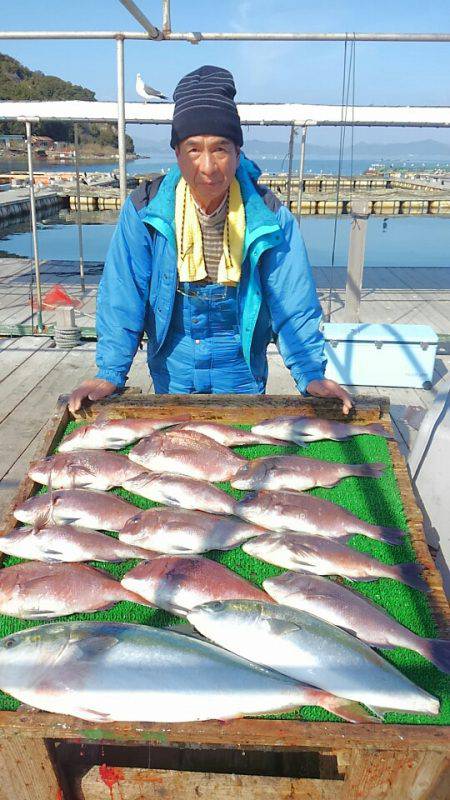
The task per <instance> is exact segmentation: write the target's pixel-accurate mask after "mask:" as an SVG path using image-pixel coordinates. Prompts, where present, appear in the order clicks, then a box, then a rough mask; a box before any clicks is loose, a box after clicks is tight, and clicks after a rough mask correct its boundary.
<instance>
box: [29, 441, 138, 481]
mask: <svg viewBox="0 0 450 800" xmlns="http://www.w3.org/2000/svg"><path fill="white" fill-rule="evenodd" d="M141 472H142V467H138V466H137V465H136V464H133V462H132V461H130V459H129V458H127V457H126V456H121V455H119V454H118V453H109V452H107V451H103V450H75V451H73V452H72V451H71V452H68V453H56V455H53V456H46V457H45V458H40V459H39V460H38V461H34V462H32V464H31V465H30V469H29V470H28V475H29V476H30V478H31V479H32V480H33V481H35V482H36V483H42V484H44V485H46V486H49V485H51V486H52V488H53V489H77V488H78V489H98V490H103V491H107V490H108V489H112V488H113V487H114V486H120V484H121V483H122V482H123V481H125V480H127V479H128V478H134V477H136V476H137V475H139V473H141Z"/></svg>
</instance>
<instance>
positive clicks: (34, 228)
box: [25, 122, 44, 333]
mask: <svg viewBox="0 0 450 800" xmlns="http://www.w3.org/2000/svg"><path fill="white" fill-rule="evenodd" d="M25 127H26V132H27V156H28V178H29V181H30V209H31V233H32V239H33V254H34V273H35V276H36V295H37V304H38V310H37V320H38V321H37V329H38V332H39V333H42V331H43V330H44V326H43V324H42V292H41V273H40V267H39V251H38V241H37V226H36V201H35V196H34V173H33V153H32V150H31V122H25Z"/></svg>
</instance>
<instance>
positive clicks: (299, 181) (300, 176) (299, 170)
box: [297, 125, 308, 225]
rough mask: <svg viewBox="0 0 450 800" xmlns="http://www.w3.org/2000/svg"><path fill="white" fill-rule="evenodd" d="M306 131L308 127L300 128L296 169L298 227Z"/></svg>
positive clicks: (300, 212) (300, 211)
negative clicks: (298, 161) (298, 160)
mask: <svg viewBox="0 0 450 800" xmlns="http://www.w3.org/2000/svg"><path fill="white" fill-rule="evenodd" d="M307 130H308V126H307V125H304V126H303V128H302V140H301V144H300V164H299V167H298V194H297V217H298V224H299V225H300V223H301V218H302V197H303V175H304V172H305V144H306V132H307Z"/></svg>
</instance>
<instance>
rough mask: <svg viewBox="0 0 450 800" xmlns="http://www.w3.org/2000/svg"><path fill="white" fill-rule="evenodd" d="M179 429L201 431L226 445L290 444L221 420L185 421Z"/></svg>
mask: <svg viewBox="0 0 450 800" xmlns="http://www.w3.org/2000/svg"><path fill="white" fill-rule="evenodd" d="M177 429H178V430H182V431H195V432H197V433H201V434H202V435H203V436H208V437H209V438H210V439H214V441H215V442H219V444H223V445H225V446H226V447H237V446H239V445H250V444H275V445H277V446H282V445H286V444H289V442H280V440H279V439H274V438H273V437H271V436H257V435H256V434H255V433H252V432H251V431H243V430H242V429H241V428H234V427H233V426H232V425H224V424H223V423H221V422H183V424H182V425H178V428H177Z"/></svg>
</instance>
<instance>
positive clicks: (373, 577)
mask: <svg viewBox="0 0 450 800" xmlns="http://www.w3.org/2000/svg"><path fill="white" fill-rule="evenodd" d="M343 577H345V579H346V580H347V581H351V582H352V583H355V582H356V583H370V582H371V581H377V580H378V578H379V577H380V576H379V575H361V576H360V575H358V577H357V578H355V577H354V578H351V577H350V575H344V576H343Z"/></svg>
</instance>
